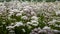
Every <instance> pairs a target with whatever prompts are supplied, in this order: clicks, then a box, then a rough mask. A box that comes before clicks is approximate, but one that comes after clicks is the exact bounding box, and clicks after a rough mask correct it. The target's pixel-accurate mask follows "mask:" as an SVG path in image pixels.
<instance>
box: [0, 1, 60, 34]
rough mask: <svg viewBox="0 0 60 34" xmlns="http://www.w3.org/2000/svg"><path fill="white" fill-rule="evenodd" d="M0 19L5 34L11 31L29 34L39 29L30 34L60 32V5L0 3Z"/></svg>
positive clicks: (57, 3)
mask: <svg viewBox="0 0 60 34" xmlns="http://www.w3.org/2000/svg"><path fill="white" fill-rule="evenodd" d="M0 19H1V20H0V22H1V23H0V26H1V28H2V30H3V29H5V31H6V32H7V31H10V30H13V31H15V34H29V33H30V32H31V30H32V29H34V28H37V27H40V28H38V29H34V30H33V31H32V33H33V34H35V33H36V34H40V32H43V33H46V34H53V32H52V31H50V29H53V30H54V29H55V30H60V3H59V2H54V3H53V2H41V3H40V2H37V3H36V2H19V1H10V2H0ZM45 26H46V27H45ZM47 29H48V30H47ZM35 30H36V31H37V32H34V31H35ZM3 31H4V30H3ZM6 32H4V33H6ZM50 32H51V33H50ZM4 33H3V34H4ZM32 33H31V34H32Z"/></svg>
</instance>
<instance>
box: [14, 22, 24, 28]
mask: <svg viewBox="0 0 60 34" xmlns="http://www.w3.org/2000/svg"><path fill="white" fill-rule="evenodd" d="M14 26H17V27H19V26H23V23H22V22H16V24H15V25H14Z"/></svg>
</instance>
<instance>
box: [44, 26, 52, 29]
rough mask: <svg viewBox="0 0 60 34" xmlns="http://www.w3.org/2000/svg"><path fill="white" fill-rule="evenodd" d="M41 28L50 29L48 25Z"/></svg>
mask: <svg viewBox="0 0 60 34" xmlns="http://www.w3.org/2000/svg"><path fill="white" fill-rule="evenodd" d="M43 29H51V28H50V27H48V26H45V27H44V28H43Z"/></svg>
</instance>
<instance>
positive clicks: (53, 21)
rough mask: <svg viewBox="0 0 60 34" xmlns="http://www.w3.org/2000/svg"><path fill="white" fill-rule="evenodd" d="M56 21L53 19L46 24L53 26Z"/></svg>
mask: <svg viewBox="0 0 60 34" xmlns="http://www.w3.org/2000/svg"><path fill="white" fill-rule="evenodd" d="M56 21H57V20H55V19H53V20H52V21H50V22H48V24H50V25H52V24H55V22H56Z"/></svg>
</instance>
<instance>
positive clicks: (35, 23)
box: [31, 20, 39, 26]
mask: <svg viewBox="0 0 60 34" xmlns="http://www.w3.org/2000/svg"><path fill="white" fill-rule="evenodd" d="M31 23H32V25H33V26H38V24H39V22H37V21H35V20H31Z"/></svg>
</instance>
